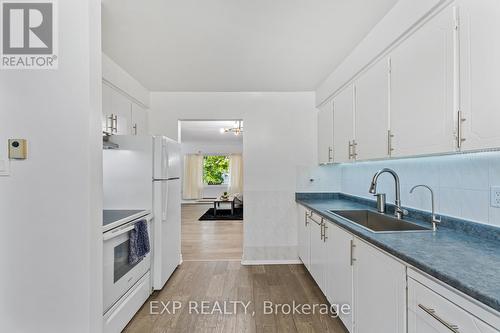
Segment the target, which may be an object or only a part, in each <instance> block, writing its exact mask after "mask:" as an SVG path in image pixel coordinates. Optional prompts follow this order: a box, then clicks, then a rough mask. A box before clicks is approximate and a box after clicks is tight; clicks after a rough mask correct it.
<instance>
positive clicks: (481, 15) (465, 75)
mask: <svg viewBox="0 0 500 333" xmlns="http://www.w3.org/2000/svg"><path fill="white" fill-rule="evenodd" d="M460 2H463V4H461V5H460V8H459V10H460V30H459V31H460V32H459V34H460V58H461V62H460V70H461V92H462V96H461V98H462V106H461V107H462V111H463V114H462V115H463V118H464V119H465V121H463V122H462V126H463V130H464V131H463V138H464V139H465V141H464V142H463V143H462V150H473V149H483V148H497V147H500V98H498V93H499V87H500V61H499V59H500V39H499V38H498V32H499V31H500V19H499V18H500V2H499V1H498V0H481V1H460ZM460 2H459V3H460Z"/></svg>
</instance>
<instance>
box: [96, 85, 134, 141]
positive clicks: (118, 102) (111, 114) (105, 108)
mask: <svg viewBox="0 0 500 333" xmlns="http://www.w3.org/2000/svg"><path fill="white" fill-rule="evenodd" d="M131 117H132V102H131V101H130V100H129V99H127V97H125V96H124V95H123V94H121V93H119V92H118V91H116V90H115V89H114V88H112V87H110V86H108V85H107V84H103V85H102V125H103V131H106V132H108V133H111V134H118V135H127V134H131V133H132V131H131V126H130V123H131Z"/></svg>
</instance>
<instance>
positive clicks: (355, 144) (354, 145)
mask: <svg viewBox="0 0 500 333" xmlns="http://www.w3.org/2000/svg"><path fill="white" fill-rule="evenodd" d="M357 146H358V143H357V142H356V140H352V159H353V160H355V159H356V157H358V152H357Z"/></svg>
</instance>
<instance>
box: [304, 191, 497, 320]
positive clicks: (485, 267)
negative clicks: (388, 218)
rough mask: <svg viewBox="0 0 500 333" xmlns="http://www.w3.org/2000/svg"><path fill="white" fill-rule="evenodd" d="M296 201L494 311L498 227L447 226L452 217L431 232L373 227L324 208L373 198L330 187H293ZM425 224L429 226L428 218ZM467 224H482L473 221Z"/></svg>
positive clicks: (360, 204) (362, 205) (359, 205)
mask: <svg viewBox="0 0 500 333" xmlns="http://www.w3.org/2000/svg"><path fill="white" fill-rule="evenodd" d="M296 201H297V202H298V203H299V204H301V205H303V206H305V207H307V208H309V209H311V210H312V211H314V212H316V213H317V214H319V215H321V216H322V217H324V218H325V219H327V220H329V221H330V222H332V223H335V224H337V225H339V226H340V227H342V228H344V229H346V230H348V231H349V232H351V233H352V234H354V235H356V236H358V237H359V238H362V239H364V240H366V241H368V242H369V243H372V244H373V245H375V246H377V247H379V248H380V249H382V250H384V251H386V252H388V253H390V254H392V255H393V256H395V257H397V258H399V259H401V260H403V261H405V262H407V263H408V264H410V265H411V266H414V267H415V268H418V269H420V270H421V271H423V272H425V273H427V274H429V275H431V276H433V277H435V278H436V279H438V280H441V281H443V282H445V283H446V284H448V285H450V286H452V287H454V288H455V289H457V290H460V291H461V292H463V293H464V294H466V295H469V296H470V297H472V298H474V299H476V300H478V301H480V302H481V303H484V304H486V305H487V306H489V307H491V308H493V309H495V310H497V311H500V241H499V239H498V234H500V232H499V230H500V228H492V227H485V230H480V231H477V230H474V229H475V227H472V228H471V226H470V225H468V224H464V223H463V221H461V225H462V227H460V228H456V227H452V225H451V224H452V223H451V222H449V221H448V223H445V225H446V226H445V225H440V226H438V231H437V232H436V233H433V232H412V233H373V232H370V231H368V230H366V229H364V228H361V227H359V226H358V225H357V224H355V223H352V222H350V221H349V220H346V219H344V218H342V217H340V216H338V215H334V214H331V213H328V212H327V210H330V209H338V210H347V209H371V210H374V204H373V203H371V202H370V201H367V200H364V199H356V198H353V197H349V196H346V195H343V194H333V193H332V194H326V195H325V194H316V195H315V194H313V193H307V194H306V193H304V194H302V193H297V194H296ZM412 215H413V216H412ZM421 219H422V217H420V218H419V217H418V214H412V213H411V212H410V218H409V219H408V220H410V221H413V222H416V223H418V224H422V220H421ZM448 220H450V219H448ZM424 223H425V222H424ZM426 225H427V226H430V223H427V224H426ZM459 225H460V224H459ZM463 225H466V227H463ZM472 225H473V226H477V228H483V226H481V225H478V224H477V223H473V224H472ZM470 230H473V232H470ZM485 231H486V232H485ZM481 235H483V236H484V237H482V236H481Z"/></svg>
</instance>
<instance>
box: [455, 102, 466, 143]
mask: <svg viewBox="0 0 500 333" xmlns="http://www.w3.org/2000/svg"><path fill="white" fill-rule="evenodd" d="M465 120H466V119H465V118H464V117H463V115H462V111H458V112H457V148H458V149H460V148H462V143H463V142H464V141H465V138H463V137H462V136H463V130H462V123H463V122H464V121H465Z"/></svg>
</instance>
